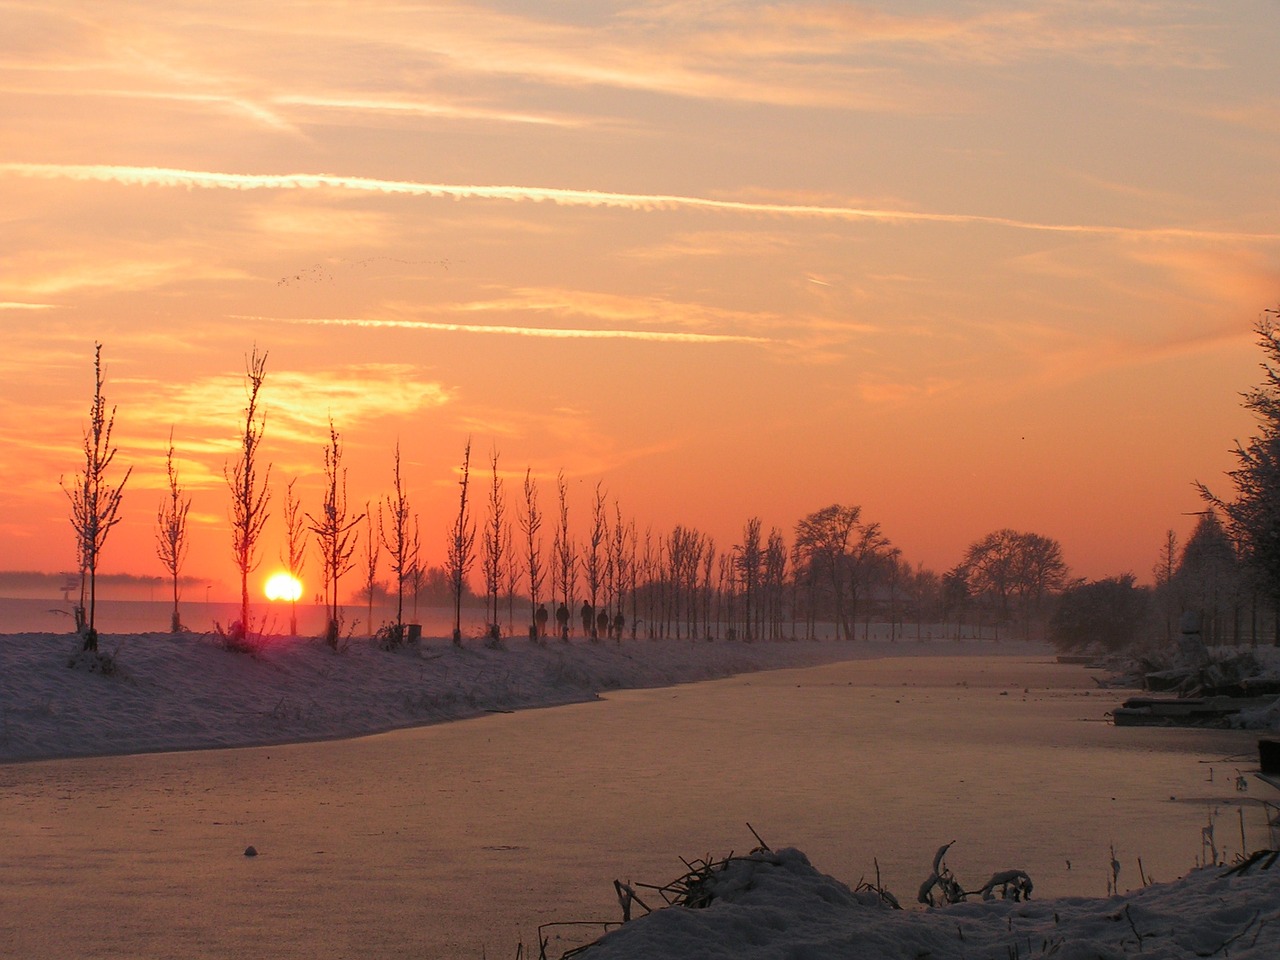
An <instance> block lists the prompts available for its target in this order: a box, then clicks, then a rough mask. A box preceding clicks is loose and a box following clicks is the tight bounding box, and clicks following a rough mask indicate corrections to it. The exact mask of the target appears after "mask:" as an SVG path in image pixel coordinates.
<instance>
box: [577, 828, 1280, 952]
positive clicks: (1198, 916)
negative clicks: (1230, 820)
mask: <svg viewBox="0 0 1280 960" xmlns="http://www.w3.org/2000/svg"><path fill="white" fill-rule="evenodd" d="M710 882H711V883H712V884H713V887H712V892H713V893H714V898H713V899H712V900H711V902H710V905H709V906H707V907H706V908H705V909H690V908H687V907H669V908H666V909H663V910H658V911H655V912H654V913H652V914H649V915H647V916H644V917H641V918H639V919H636V920H632V921H631V922H629V923H626V924H623V925H622V926H621V927H620V928H618V929H617V930H615V931H613V932H612V933H609V934H607V935H606V936H604V937H602V938H601V939H600V940H599V941H597V942H596V943H595V944H593V945H591V946H590V947H588V948H586V949H585V950H583V951H581V952H579V953H575V954H574V956H575V957H578V958H582V960H639V958H644V960H667V958H670V960H675V958H687V957H698V958H700V960H720V958H724V960H729V958H733V960H880V958H885V960H889V958H892V960H918V958H921V957H927V958H928V960H962V958H963V960H968V958H974V957H981V958H987V957H992V958H1006V957H1022V958H1030V957H1040V956H1052V957H1055V958H1058V960H1112V958H1116V960H1119V958H1123V957H1126V956H1131V955H1140V956H1142V957H1143V958H1144V960H1182V958H1191V957H1206V956H1219V957H1223V956H1229V957H1232V958H1235V960H1263V958H1266V960H1273V958H1275V957H1277V956H1280V862H1277V863H1275V864H1274V866H1273V867H1272V868H1271V869H1269V870H1263V869H1261V866H1260V865H1255V866H1253V867H1251V868H1250V869H1248V870H1245V871H1243V872H1240V871H1238V870H1237V872H1234V873H1233V872H1230V871H1229V870H1228V868H1226V867H1216V868H1214V867H1210V868H1207V869H1203V870H1197V871H1195V872H1194V873H1192V874H1190V875H1189V876H1187V877H1185V878H1184V879H1182V880H1179V881H1176V882H1174V883H1168V884H1160V885H1153V886H1149V887H1146V888H1144V889H1142V890H1138V891H1135V892H1133V893H1129V894H1125V895H1123V896H1116V897H1110V898H1106V899H1088V898H1065V899H1060V900H1047V901H1043V902H1037V901H1029V902H1015V901H1012V900H995V901H970V902H966V903H960V904H956V905H954V906H949V907H939V908H934V909H928V910H923V911H914V910H911V911H902V910H893V909H891V908H890V907H889V906H887V905H886V904H885V903H884V902H883V901H881V899H880V897H879V896H878V895H877V894H876V893H875V892H858V893H855V892H853V891H851V890H850V889H849V888H848V887H847V886H845V885H844V884H843V883H840V882H839V881H838V880H834V879H832V878H831V877H828V876H826V875H824V874H822V873H819V872H818V871H817V870H816V869H814V868H813V866H812V865H810V863H809V860H808V858H806V857H805V855H804V854H803V853H801V852H800V851H799V850H795V849H785V850H777V851H761V852H757V853H754V854H752V855H751V856H749V857H744V858H739V859H736V860H734V861H732V862H730V863H728V864H727V865H726V867H725V869H724V870H723V871H720V872H719V873H718V874H717V875H716V877H715V878H714V880H712V881H710Z"/></svg>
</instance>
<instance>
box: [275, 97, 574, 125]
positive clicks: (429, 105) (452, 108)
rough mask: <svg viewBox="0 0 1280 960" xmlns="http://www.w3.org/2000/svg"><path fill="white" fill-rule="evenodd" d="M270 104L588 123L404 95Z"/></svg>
mask: <svg viewBox="0 0 1280 960" xmlns="http://www.w3.org/2000/svg"><path fill="white" fill-rule="evenodd" d="M272 103H275V104H279V105H281V106H285V107H310V108H315V109H320V110H336V111H342V112H355V113H374V114H378V113H384V114H390V115H393V116H396V115H398V116H408V117H427V118H439V119H444V120H490V121H498V122H501V123H516V124H532V125H534V126H549V127H580V126H583V125H585V124H586V122H587V121H585V120H583V119H581V118H578V117H570V116H560V115H553V114H546V113H533V112H525V111H516V110H499V109H495V108H492V107H484V106H479V105H475V104H465V103H451V102H445V101H437V100H411V99H407V98H404V97H355V96H348V95H340V94H331V95H327V96H321V95H303V94H284V95H281V96H277V97H273V98H272Z"/></svg>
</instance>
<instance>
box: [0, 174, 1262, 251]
mask: <svg viewBox="0 0 1280 960" xmlns="http://www.w3.org/2000/svg"><path fill="white" fill-rule="evenodd" d="M3 174H8V175H11V176H23V177H35V178H41V179H65V180H76V181H81V182H101V183H120V184H124V185H128V186H163V187H186V188H189V189H191V188H201V189H220V190H317V189H332V190H350V191H356V192H361V193H380V194H388V195H400V196H414V197H431V198H443V199H454V200H505V201H512V202H518V201H532V202H547V203H553V204H557V205H560V206H571V207H605V208H614V209H625V210H634V211H655V210H677V209H687V210H705V211H714V212H721V213H736V214H748V215H763V216H779V217H795V218H806V219H814V218H820V219H830V220H844V221H857V222H873V223H885V224H911V223H932V224H951V225H958V226H960V225H981V226H991V227H1001V228H1007V229H1013V230H1029V231H1036V232H1048V233H1062V234H1080V235H1092V236H1107V237H1118V238H1130V239H1143V238H1150V239H1201V240H1224V239H1230V240H1246V241H1268V242H1271V241H1276V240H1280V233H1273V232H1259V233H1247V232H1239V231H1223V230H1205V229H1197V228H1193V227H1126V226H1117V225H1108V224H1090V223H1048V222H1038V221H1033V220H1019V219H1016V218H1011V217H997V216H990V215H986V214H970V213H936V212H929V211H919V210H889V209H877V208H870V207H857V206H842V205H838V204H792V203H765V202H756V201H743V200H720V199H713V198H710V197H696V196H682V195H678V194H649V193H614V192H608V191H599V190H575V189H570V188H560V187H538V186H490V185H483V184H448V183H424V182H421V181H416V180H384V179H379V178H374V177H353V176H340V175H334V174H314V173H296V174H243V173H218V172H212V171H205V170H180V169H174V168H167V167H133V166H114V165H96V164H84V165H80V164H43V163H0V175H3Z"/></svg>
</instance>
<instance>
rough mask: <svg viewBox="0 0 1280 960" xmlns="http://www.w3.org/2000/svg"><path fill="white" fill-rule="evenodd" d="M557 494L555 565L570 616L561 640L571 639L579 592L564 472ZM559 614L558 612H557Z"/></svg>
mask: <svg viewBox="0 0 1280 960" xmlns="http://www.w3.org/2000/svg"><path fill="white" fill-rule="evenodd" d="M556 492H557V493H558V494H559V497H560V526H559V528H558V529H557V531H556V549H555V564H556V569H558V571H559V577H558V579H559V582H560V604H561V606H563V607H564V608H565V611H566V612H567V613H568V614H569V616H568V618H567V619H565V620H564V621H563V622H561V621H560V618H559V616H557V623H559V624H560V639H561V640H568V639H569V624H570V623H572V622H573V603H574V600H575V599H576V597H577V592H578V558H577V555H576V552H575V550H574V548H573V539H572V538H571V537H570V536H569V485H568V484H567V483H566V482H565V479H564V471H563V470H561V471H560V473H559V474H558V475H557V476H556ZM557 613H558V611H557Z"/></svg>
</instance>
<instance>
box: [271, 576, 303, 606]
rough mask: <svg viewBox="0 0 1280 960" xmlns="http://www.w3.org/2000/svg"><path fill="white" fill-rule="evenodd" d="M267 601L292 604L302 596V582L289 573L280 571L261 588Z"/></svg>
mask: <svg viewBox="0 0 1280 960" xmlns="http://www.w3.org/2000/svg"><path fill="white" fill-rule="evenodd" d="M262 589H263V592H264V593H266V595H267V599H268V600H273V601H275V600H281V601H284V602H286V603H293V602H294V601H295V600H297V599H298V598H299V597H301V596H302V581H301V580H299V579H298V578H297V577H295V576H294V575H293V574H291V573H287V572H286V571H283V570H281V571H280V572H279V573H273V574H272V575H271V576H270V577H268V578H267V582H266V585H265V586H264V587H263V588H262Z"/></svg>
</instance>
